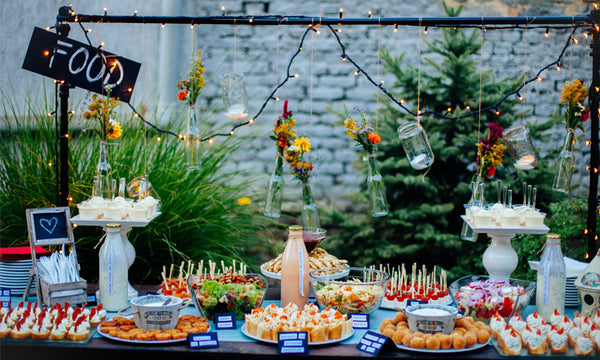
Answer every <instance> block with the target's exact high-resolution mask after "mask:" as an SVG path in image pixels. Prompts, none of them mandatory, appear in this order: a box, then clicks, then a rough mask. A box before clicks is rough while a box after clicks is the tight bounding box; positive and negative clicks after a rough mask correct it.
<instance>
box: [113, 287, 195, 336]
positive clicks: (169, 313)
mask: <svg viewBox="0 0 600 360" xmlns="http://www.w3.org/2000/svg"><path fill="white" fill-rule="evenodd" d="M189 304H190V303H189V302H184V301H183V299H181V298H178V297H174V296H166V295H145V296H139V297H137V298H134V299H131V305H129V306H127V307H126V308H123V309H121V310H119V311H118V314H119V315H123V316H128V315H133V319H134V321H135V326H137V327H138V328H140V329H144V330H153V329H160V330H165V329H173V328H175V326H176V325H177V322H178V321H179V311H181V309H183V308H184V307H186V306H188V305H189ZM130 308H131V309H132V310H133V312H131V313H125V311H127V310H128V309H130Z"/></svg>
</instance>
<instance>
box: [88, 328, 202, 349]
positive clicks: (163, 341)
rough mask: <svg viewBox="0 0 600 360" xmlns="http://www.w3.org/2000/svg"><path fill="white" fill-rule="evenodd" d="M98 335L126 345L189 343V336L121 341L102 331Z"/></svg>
mask: <svg viewBox="0 0 600 360" xmlns="http://www.w3.org/2000/svg"><path fill="white" fill-rule="evenodd" d="M210 329H211V327H210V326H209V327H208V330H207V331H206V332H209V331H210ZM98 334H100V335H102V336H104V337H105V338H107V339H111V340H115V341H120V342H125V343H130V344H149V345H161V344H172V343H178V342H182V341H187V336H186V337H184V338H182V339H171V340H135V339H133V340H129V339H121V338H119V337H117V336H111V335H110V334H109V333H105V332H102V331H101V330H100V329H98Z"/></svg>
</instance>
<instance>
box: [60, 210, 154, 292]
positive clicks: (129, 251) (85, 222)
mask: <svg viewBox="0 0 600 360" xmlns="http://www.w3.org/2000/svg"><path fill="white" fill-rule="evenodd" d="M160 214H161V213H160V212H158V213H156V215H154V216H153V217H151V218H149V219H146V220H132V219H130V218H129V217H127V218H125V219H123V220H107V219H82V218H81V217H79V215H77V216H75V217H72V218H71V222H72V223H73V224H75V225H77V226H102V229H103V230H104V231H105V232H106V224H120V225H121V238H122V239H123V246H124V247H125V253H126V255H127V265H128V268H129V267H131V265H132V264H133V261H134V260H135V248H134V247H133V245H132V244H131V242H129V240H128V239H127V233H128V232H129V231H131V228H133V227H145V226H146V225H148V224H149V223H150V222H151V221H152V220H154V219H155V218H156V217H157V216H159V215H160ZM127 295H128V298H129V300H131V299H133V298H136V297H137V296H138V292H137V290H135V289H134V288H133V287H132V286H131V284H130V283H129V282H128V285H127ZM96 297H98V295H96Z"/></svg>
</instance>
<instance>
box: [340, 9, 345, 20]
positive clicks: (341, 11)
mask: <svg viewBox="0 0 600 360" xmlns="http://www.w3.org/2000/svg"><path fill="white" fill-rule="evenodd" d="M343 14H344V9H342V8H340V20H342V15H343Z"/></svg>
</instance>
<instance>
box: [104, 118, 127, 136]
mask: <svg viewBox="0 0 600 360" xmlns="http://www.w3.org/2000/svg"><path fill="white" fill-rule="evenodd" d="M122 134H123V129H121V124H120V123H118V122H116V121H114V120H111V121H110V122H109V123H108V127H107V129H106V137H107V138H108V139H109V140H114V139H118V138H120V137H121V135H122Z"/></svg>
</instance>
